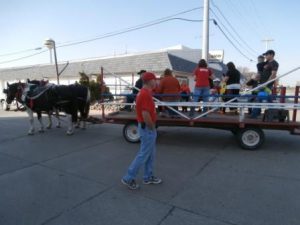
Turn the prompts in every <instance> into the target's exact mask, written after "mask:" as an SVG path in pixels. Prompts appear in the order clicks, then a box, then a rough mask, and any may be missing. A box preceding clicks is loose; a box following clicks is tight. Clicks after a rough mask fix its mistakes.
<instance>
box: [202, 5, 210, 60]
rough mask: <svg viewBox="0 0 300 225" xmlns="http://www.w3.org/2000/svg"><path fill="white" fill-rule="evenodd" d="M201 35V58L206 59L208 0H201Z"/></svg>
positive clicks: (207, 48) (207, 45)
mask: <svg viewBox="0 0 300 225" xmlns="http://www.w3.org/2000/svg"><path fill="white" fill-rule="evenodd" d="M202 37H203V38H202V59H205V60H206V61H207V60H208V51H209V0H203V28H202Z"/></svg>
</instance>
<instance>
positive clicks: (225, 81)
mask: <svg viewBox="0 0 300 225" xmlns="http://www.w3.org/2000/svg"><path fill="white" fill-rule="evenodd" d="M228 80H229V76H227V75H226V76H225V77H224V78H223V82H224V83H227V81H228Z"/></svg>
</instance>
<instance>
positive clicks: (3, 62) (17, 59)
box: [0, 50, 48, 64]
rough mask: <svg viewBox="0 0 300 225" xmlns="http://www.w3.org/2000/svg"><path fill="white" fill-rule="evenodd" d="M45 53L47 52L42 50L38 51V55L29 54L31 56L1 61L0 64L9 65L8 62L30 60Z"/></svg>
mask: <svg viewBox="0 0 300 225" xmlns="http://www.w3.org/2000/svg"><path fill="white" fill-rule="evenodd" d="M47 51H48V50H43V51H40V52H38V53H34V54H31V55H27V56H23V57H20V58H16V59H11V60H6V61H2V62H0V64H5V63H10V62H15V61H19V60H22V59H27V58H30V57H33V56H36V55H39V54H42V53H44V52H47Z"/></svg>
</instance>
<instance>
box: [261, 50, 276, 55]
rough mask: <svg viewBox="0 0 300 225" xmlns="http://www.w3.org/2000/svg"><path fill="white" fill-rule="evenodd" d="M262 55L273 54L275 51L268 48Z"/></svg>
mask: <svg viewBox="0 0 300 225" xmlns="http://www.w3.org/2000/svg"><path fill="white" fill-rule="evenodd" d="M263 55H275V52H274V51H273V50H268V51H266V52H265V53H264V54H263Z"/></svg>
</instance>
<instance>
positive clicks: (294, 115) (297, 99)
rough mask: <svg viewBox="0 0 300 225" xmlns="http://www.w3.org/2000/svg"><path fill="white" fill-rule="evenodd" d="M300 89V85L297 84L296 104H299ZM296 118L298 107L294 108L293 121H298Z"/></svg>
mask: <svg viewBox="0 0 300 225" xmlns="http://www.w3.org/2000/svg"><path fill="white" fill-rule="evenodd" d="M299 89H300V86H296V88H295V99H294V103H295V104H297V103H298V102H299ZM296 120H297V109H294V110H293V119H292V121H293V122H296Z"/></svg>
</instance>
